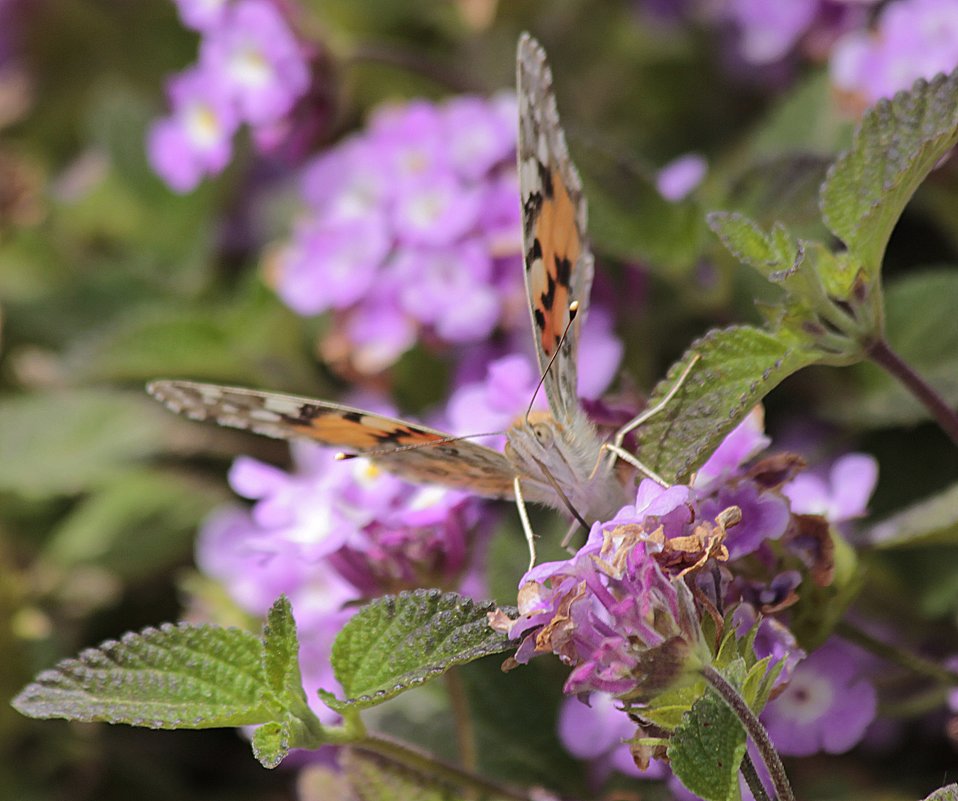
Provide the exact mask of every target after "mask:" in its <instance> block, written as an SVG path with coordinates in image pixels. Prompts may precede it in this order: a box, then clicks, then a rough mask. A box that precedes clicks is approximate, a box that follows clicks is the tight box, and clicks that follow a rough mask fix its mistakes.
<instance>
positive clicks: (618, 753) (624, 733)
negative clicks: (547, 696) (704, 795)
mask: <svg viewBox="0 0 958 801" xmlns="http://www.w3.org/2000/svg"><path fill="white" fill-rule="evenodd" d="M635 735H636V725H635V723H634V722H633V721H632V720H631V719H630V718H629V716H628V715H627V714H626V713H625V711H623V710H622V709H621V708H619V706H617V705H616V703H615V700H614V699H613V698H612V696H610V695H606V694H605V693H592V694H591V695H590V696H589V697H588V699H587V701H585V702H583V701H582V700H580V699H578V698H566V699H564V700H563V702H562V705H561V706H560V707H559V740H560V741H561V742H562V745H564V746H565V749H566V750H567V751H568V752H569V753H570V754H572V756H574V757H577V758H578V759H583V760H588V761H589V763H590V764H589V767H590V774H591V778H592V780H593V782H595V784H600V783H601V782H602V781H604V780H605V779H606V778H607V777H608V775H609V774H610V773H612V772H613V771H615V772H618V773H624V774H625V775H626V776H634V777H636V778H643V779H661V778H664V777H665V776H666V775H667V774H668V769H667V768H666V767H665V765H664V764H662V763H661V762H659V761H657V760H655V761H653V762H652V763H651V764H650V765H649V767H648V769H647V770H641V769H640V768H639V767H638V766H637V765H636V764H635V760H634V759H633V758H632V752H631V750H630V749H629V746H628V744H627V743H626V742H625V741H626V740H629V739H631V738H633V737H635Z"/></svg>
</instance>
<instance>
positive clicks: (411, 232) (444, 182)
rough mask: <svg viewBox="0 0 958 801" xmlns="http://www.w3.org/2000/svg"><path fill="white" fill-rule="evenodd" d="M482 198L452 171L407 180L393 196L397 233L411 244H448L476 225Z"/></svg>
mask: <svg viewBox="0 0 958 801" xmlns="http://www.w3.org/2000/svg"><path fill="white" fill-rule="evenodd" d="M481 200H482V195H481V193H480V192H479V189H478V188H476V187H470V186H463V185H462V184H461V183H460V182H459V181H458V180H457V179H456V178H455V177H454V176H453V175H452V174H451V173H441V172H437V173H433V174H432V175H429V176H424V177H423V179H422V180H421V181H416V182H407V183H405V184H403V185H402V187H401V189H400V191H399V196H398V197H397V198H396V206H395V212H394V218H393V220H394V225H395V230H396V235H397V236H398V237H399V238H400V239H401V240H402V241H403V242H408V243H409V244H412V245H426V246H433V247H444V246H447V245H450V244H452V243H454V242H455V241H456V240H458V239H461V238H462V237H464V236H465V235H466V233H467V232H469V231H471V230H472V229H473V228H474V227H475V225H476V223H477V222H478V220H479V211H480V203H481Z"/></svg>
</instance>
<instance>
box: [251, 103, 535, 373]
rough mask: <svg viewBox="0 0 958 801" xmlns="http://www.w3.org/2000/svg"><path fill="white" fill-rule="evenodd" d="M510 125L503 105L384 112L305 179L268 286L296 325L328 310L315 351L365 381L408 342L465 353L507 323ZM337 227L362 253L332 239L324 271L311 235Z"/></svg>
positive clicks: (513, 237) (516, 293) (323, 252)
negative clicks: (331, 328) (330, 355)
mask: <svg viewBox="0 0 958 801" xmlns="http://www.w3.org/2000/svg"><path fill="white" fill-rule="evenodd" d="M514 115H515V100H514V98H513V97H512V96H511V95H508V94H501V95H497V96H496V97H494V98H491V99H484V98H479V97H474V96H460V97H455V98H453V99H451V100H449V101H447V102H446V103H443V104H434V103H430V102H427V101H424V100H417V101H412V102H409V103H406V104H402V105H400V104H392V105H389V106H385V107H383V108H381V109H380V110H378V111H377V112H376V113H374V114H373V116H372V118H371V119H370V122H369V125H368V126H367V128H366V130H365V131H363V132H362V133H359V134H356V135H354V136H352V137H350V138H349V139H347V140H345V141H343V142H342V143H340V144H339V145H337V146H335V147H334V148H332V149H330V150H328V151H326V152H325V153H323V154H322V155H320V156H318V157H317V158H316V159H315V160H313V162H312V163H310V164H309V165H307V166H306V168H305V169H304V173H303V179H302V184H301V194H302V198H303V201H304V203H305V207H304V209H303V212H302V220H301V222H300V223H299V224H298V225H297V226H296V227H295V228H294V230H293V234H292V237H291V238H290V240H289V242H288V243H287V244H286V245H285V246H284V247H283V248H282V249H281V251H280V254H279V256H278V257H277V258H276V259H275V261H274V264H273V267H274V269H272V270H271V271H270V279H271V281H272V282H273V284H274V285H275V287H276V290H277V292H278V294H279V295H280V297H281V298H283V299H284V300H285V301H286V303H287V304H288V305H289V306H290V307H291V308H293V309H294V311H297V312H298V313H300V314H316V313H319V312H321V311H324V310H327V309H331V308H332V309H335V310H337V312H338V313H339V315H340V317H339V320H338V323H339V324H338V325H337V326H336V334H335V336H337V337H339V339H338V340H337V342H336V343H335V347H329V346H328V343H327V347H324V352H329V351H334V352H335V353H336V354H337V356H338V357H343V356H345V357H346V358H347V360H348V361H349V364H350V366H351V367H352V368H353V369H355V370H358V371H359V372H361V373H372V372H378V371H380V370H382V369H383V368H385V367H388V366H389V365H390V364H391V363H392V361H394V360H395V359H396V358H398V356H399V355H401V354H402V352H403V351H404V350H405V349H406V348H407V347H409V345H411V344H412V342H413V341H414V339H415V338H416V337H417V336H423V335H424V336H426V338H427V339H430V340H431V341H433V342H434V343H437V344H447V345H448V344H460V343H478V342H482V341H484V340H486V339H487V338H488V337H489V335H490V334H491V333H492V332H493V331H494V330H495V329H496V328H497V327H502V326H506V327H510V326H517V325H519V324H520V323H518V322H517V321H518V320H519V319H520V317H521V316H520V315H517V314H514V313H513V309H514V308H515V307H516V305H517V304H516V299H517V298H519V297H520V296H521V293H522V289H521V286H522V269H521V262H520V259H519V242H520V237H519V234H518V231H519V202H518V190H517V188H516V180H515V159H514V152H515V136H516V130H515V129H516V123H515V116H514ZM360 219H361V220H362V222H357V220H360ZM347 222H350V223H351V225H352V226H353V227H354V228H355V227H356V226H363V233H362V234H361V236H362V238H363V239H364V240H365V241H364V242H358V241H355V242H352V244H350V243H349V240H350V239H352V238H353V235H352V234H349V235H347V236H345V237H343V239H342V246H343V248H344V249H343V250H341V251H339V252H338V254H337V256H335V257H334V258H332V259H331V258H330V254H329V252H328V250H327V248H326V241H327V240H326V238H323V237H320V238H316V237H315V235H314V232H316V231H336V230H343V229H342V228H341V227H342V226H343V225H345V224H346V223H347ZM350 260H355V264H354V270H353V271H352V275H353V278H352V281H353V283H352V284H351V283H350V275H351V271H350ZM373 318H376V319H378V320H380V322H379V323H378V324H374V325H373V326H372V327H371V328H370V327H369V326H368V325H366V324H365V323H368V322H372V321H373ZM357 320H362V321H364V324H359V323H358V322H357ZM521 325H523V326H527V325H528V322H527V318H522V319H521ZM525 331H526V335H527V336H528V329H527V328H526V329H525Z"/></svg>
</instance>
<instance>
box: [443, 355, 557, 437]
mask: <svg viewBox="0 0 958 801" xmlns="http://www.w3.org/2000/svg"><path fill="white" fill-rule="evenodd" d="M537 381H538V376H537V375H536V373H535V371H533V369H532V361H531V360H530V359H527V358H526V357H525V356H519V355H518V354H513V355H510V356H503V357H502V358H500V359H495V360H493V361H491V362H489V365H488V372H487V374H486V377H485V379H484V380H482V381H474V382H470V383H468V384H464V385H463V386H461V387H459V388H458V389H457V390H456V391H455V392H453V394H452V397H451V398H450V399H449V403H448V404H447V405H446V417H447V418H448V420H449V424H450V425H449V427H450V428H451V429H452V431H454V432H455V433H457V434H468V433H474V432H476V431H480V432H487V431H502V432H505V431H506V429H508V428H509V426H510V424H511V423H512V422H513V420H515V418H516V417H517V416H518V415H520V414H522V413H523V412H524V411H525V409H526V407H527V406H528V405H529V401H530V399H531V398H532V392H533V390H534V389H535V386H536V382H537ZM544 406H545V398H544V397H543V396H541V395H539V396H536V404H535V407H534V408H539V409H541V408H544ZM498 444H499V445H500V446H501V445H503V444H505V437H504V436H503V437H501V438H500V439H499V441H498Z"/></svg>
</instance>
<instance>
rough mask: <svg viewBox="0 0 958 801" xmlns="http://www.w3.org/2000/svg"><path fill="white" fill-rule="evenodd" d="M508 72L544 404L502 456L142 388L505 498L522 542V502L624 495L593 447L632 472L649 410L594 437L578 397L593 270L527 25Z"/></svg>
mask: <svg viewBox="0 0 958 801" xmlns="http://www.w3.org/2000/svg"><path fill="white" fill-rule="evenodd" d="M516 72H517V92H518V97H519V139H518V168H519V186H520V194H521V203H522V232H523V252H524V261H525V285H526V291H527V296H528V303H529V312H530V318H531V321H532V333H533V338H534V340H535V352H536V356H537V359H538V364H539V368H540V374H541V375H543V385H544V388H545V393H546V396H547V398H548V402H549V411H548V412H544V411H535V412H530V413H528V414H526V415H525V416H524V417H522V418H520V419H518V420H517V421H516V422H515V423H513V425H512V426H511V427H510V428H509V430H508V431H507V434H506V435H507V444H506V447H505V452H504V453H500V452H499V451H497V450H494V449H492V448H489V447H486V446H484V445H480V444H478V443H475V442H470V441H468V440H465V439H462V438H457V437H453V436H451V435H449V434H446V433H444V432H442V431H437V430H435V429H432V428H428V427H426V426H422V425H419V424H417V423H411V422H407V421H404V420H399V419H395V418H392V417H386V416H383V415H380V414H374V413H371V412H368V411H363V410H362V409H355V408H350V407H348V406H342V405H340V404H337V403H331V402H328V401H321V400H314V399H312V398H305V397H297V396H294V395H283V394H279V393H273V392H262V391H258V390H251V389H242V388H237V387H224V386H218V385H215V384H203V383H194V382H190V381H166V380H163V381H154V382H152V383H150V384H149V385H148V387H147V390H148V392H149V393H150V394H151V395H153V396H154V397H155V398H157V399H158V400H160V401H162V402H163V403H164V404H165V405H166V406H167V407H169V408H170V409H171V410H173V411H174V412H178V413H180V414H183V415H185V416H187V417H189V418H192V419H196V420H207V419H212V420H215V421H216V422H217V423H219V424H220V425H224V426H231V427H234V428H241V429H247V430H250V431H253V432H255V433H257V434H263V435H266V436H269V437H276V438H280V439H293V438H298V437H304V438H306V439H311V440H314V441H316V442H319V443H322V444H323V445H329V446H333V447H338V448H342V449H345V450H347V451H349V453H350V455H360V456H362V455H364V454H370V458H372V460H373V461H374V462H375V463H376V464H377V465H379V466H380V467H382V468H383V469H385V470H388V471H391V472H394V473H397V474H399V475H400V476H402V477H403V478H405V479H408V480H410V481H413V482H423V483H435V484H441V485H444V486H446V487H451V488H454V489H460V490H467V491H469V492H471V493H473V494H475V495H479V496H483V497H489V498H507V499H513V500H515V501H516V502H517V505H518V506H519V512H520V516H521V518H522V521H523V526H524V528H525V530H526V536H527V538H528V539H529V542H530V550H533V546H532V534H531V529H530V527H529V523H528V518H527V516H526V513H525V502H526V501H531V502H534V503H539V504H544V505H546V506H552V507H555V508H559V509H563V508H564V509H565V510H566V511H568V512H569V513H570V514H571V515H572V516H573V517H574V518H575V519H576V520H577V521H579V522H580V523H582V524H585V525H588V524H589V522H591V521H594V520H605V519H608V518H610V517H612V516H613V515H614V514H615V512H616V511H618V510H619V509H620V508H621V507H622V506H624V505H626V504H627V503H630V502H631V501H632V500H634V490H633V489H632V486H633V483H634V481H633V473H632V472H631V471H630V470H627V471H623V470H621V469H619V467H620V466H621V465H620V466H617V459H616V458H611V459H609V458H606V457H607V456H608V454H606V453H605V452H604V450H603V448H604V447H605V448H607V449H608V448H610V447H611V449H612V450H613V451H614V452H615V453H616V454H617V455H618V457H620V458H625V460H626V461H629V462H631V463H632V464H633V465H635V466H638V467H639V468H640V469H642V468H641V465H640V464H639V463H638V462H637V461H636V460H635V459H634V457H631V455H630V454H627V453H626V452H625V451H624V450H622V448H621V444H622V439H623V437H624V436H625V433H626V432H627V431H628V430H631V429H632V428H634V427H635V426H636V425H638V424H639V423H640V422H641V421H642V420H643V419H645V418H646V417H647V416H649V413H650V412H651V411H654V410H649V411H647V412H646V413H645V414H644V415H642V416H640V418H636V420H634V421H632V423H630V424H629V425H628V426H626V427H625V428H623V429H621V430H620V431H619V433H618V434H617V436H616V437H615V439H614V440H613V441H612V442H611V443H604V440H603V438H602V437H600V436H599V434H598V432H597V430H596V428H595V426H594V425H593V424H592V422H591V421H590V420H589V417H588V416H587V414H586V412H585V410H584V409H583V407H582V405H581V403H580V401H579V398H578V394H577V391H576V388H577V380H576V378H577V371H576V354H577V345H578V339H579V330H580V326H581V324H582V321H583V320H584V319H585V316H586V314H587V311H588V302H589V292H590V289H591V285H592V277H593V258H592V253H591V251H590V249H589V245H588V242H587V241H586V235H585V230H586V216H587V211H586V201H585V197H584V195H583V190H582V181H581V180H580V178H579V173H578V171H577V170H576V168H575V166H574V165H573V163H572V160H571V158H570V156H569V150H568V147H567V145H566V140H565V135H564V133H563V131H562V128H561V126H560V124H559V115H558V110H557V107H556V100H555V95H554V92H553V88H552V72H551V70H550V68H549V65H548V63H547V61H546V55H545V52H544V51H543V49H542V47H541V46H540V45H539V44H538V42H536V41H535V40H534V39H533V38H532V37H531V36H529V35H528V34H523V35H522V37H521V38H520V40H519V46H518V55H517V69H516ZM629 457H631V458H629ZM646 472H649V471H646Z"/></svg>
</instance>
